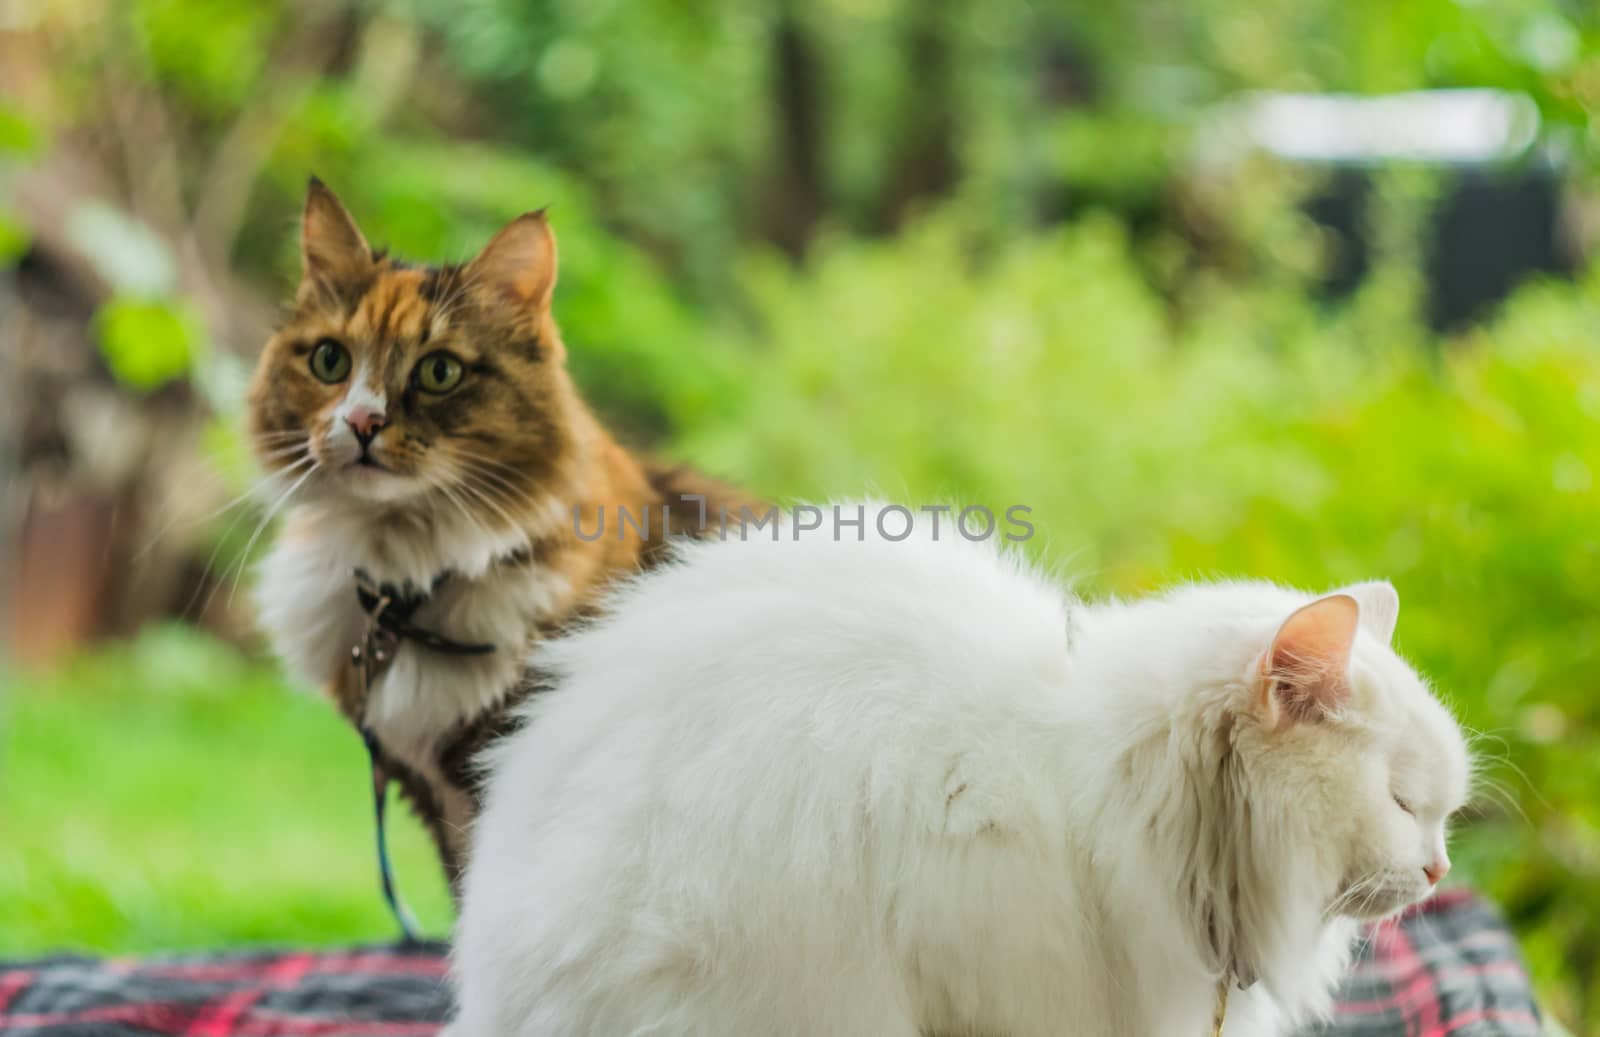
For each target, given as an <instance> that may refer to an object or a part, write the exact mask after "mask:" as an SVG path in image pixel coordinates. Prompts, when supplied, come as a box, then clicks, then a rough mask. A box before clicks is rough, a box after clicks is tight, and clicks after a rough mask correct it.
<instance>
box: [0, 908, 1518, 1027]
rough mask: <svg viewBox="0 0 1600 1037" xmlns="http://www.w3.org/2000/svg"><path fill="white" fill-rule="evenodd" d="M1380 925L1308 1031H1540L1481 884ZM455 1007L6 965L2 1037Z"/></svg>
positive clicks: (195, 966)
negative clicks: (1333, 1008) (1331, 1015)
mask: <svg viewBox="0 0 1600 1037" xmlns="http://www.w3.org/2000/svg"><path fill="white" fill-rule="evenodd" d="M1370 937H1371V938H1370V939H1369V940H1368V941H1366V943H1365V945H1364V947H1363V950H1362V953H1361V957H1360V959H1359V960H1358V962H1357V964H1356V967H1355V969H1354V971H1353V972H1352V974H1351V975H1350V977H1349V979H1348V980H1347V981H1346V982H1345V984H1344V986H1343V987H1342V989H1341V991H1340V997H1339V1007H1338V1013H1337V1017H1336V1018H1335V1019H1334V1020H1333V1022H1332V1023H1331V1024H1330V1025H1328V1026H1326V1027H1321V1028H1316V1029H1313V1030H1311V1031H1308V1034H1307V1037H1310V1035H1312V1034H1315V1035H1319V1037H1379V1035H1382V1037H1490V1035H1495V1037H1537V1035H1538V1033H1539V1026H1540V1024H1539V1015H1538V1011H1537V1009H1536V1008H1535V1007H1534V1003H1533V995H1532V992H1531V990H1530V988H1529V984H1528V976H1527V973H1526V972H1525V971H1524V970H1523V967H1522V963H1521V960H1520V959H1519V957H1518V955H1517V949H1516V944H1515V942H1514V941H1513V940H1512V937H1511V934H1510V933H1509V932H1508V931H1507V930H1506V928H1505V926H1504V924H1503V923H1502V922H1501V920H1500V918H1499V916H1498V915H1497V914H1496V913H1495V912H1494V910H1493V909H1492V908H1490V907H1489V906H1488V905H1486V904H1485V903H1483V902H1482V901H1481V900H1478V899H1477V898H1475V897H1473V896H1472V895H1471V894H1469V893H1466V892H1461V891H1455V892H1449V893H1445V894H1443V895H1441V896H1438V897H1435V898H1434V899H1432V900H1430V901H1428V902H1427V903H1425V904H1422V905H1421V906H1419V907H1418V908H1416V909H1414V910H1412V911H1411V912H1409V913H1408V914H1406V916H1405V917H1403V918H1401V919H1398V920H1396V921H1393V922H1388V923H1385V924H1384V925H1381V926H1378V927H1377V928H1375V929H1374V930H1373V931H1372V933H1371V934H1370ZM449 1011H450V993H449V989H448V986H447V985H446V982H445V962H444V958H443V950H442V948H440V947H438V946H429V947H411V948H406V947H372V948H362V949H357V950H344V951H318V952H294V953H282V952H244V953H229V954H225V955H213V956H185V957H173V958H152V959H148V960H144V961H127V960H122V959H110V960H97V959H89V958H66V957H63V958H50V959H45V960H41V961H33V962H20V963H16V964H12V965H0V1037H134V1035H158V1037H431V1035H433V1034H435V1033H437V1032H438V1030H439V1027H440V1025H441V1023H442V1021H443V1020H444V1019H445V1018H446V1017H447V1016H448V1015H449Z"/></svg>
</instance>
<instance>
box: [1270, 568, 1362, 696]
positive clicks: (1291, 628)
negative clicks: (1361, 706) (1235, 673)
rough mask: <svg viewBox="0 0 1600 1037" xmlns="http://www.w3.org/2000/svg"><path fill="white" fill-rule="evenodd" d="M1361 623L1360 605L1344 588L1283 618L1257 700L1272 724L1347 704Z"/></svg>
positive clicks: (1274, 638)
mask: <svg viewBox="0 0 1600 1037" xmlns="http://www.w3.org/2000/svg"><path fill="white" fill-rule="evenodd" d="M1360 622H1361V606H1360V604H1359V603H1358V602H1357V601H1356V599H1355V598H1353V597H1351V596H1350V595H1349V594H1346V593H1343V592H1340V593H1337V594H1329V595H1328V596H1326V597H1323V598H1318V599H1317V600H1316V601H1313V602H1312V603H1311V604H1309V605H1306V606H1304V607H1302V608H1299V609H1296V610H1295V612H1294V614H1293V615H1291V616H1290V617H1289V618H1288V619H1286V620H1284V621H1283V625H1282V626H1281V627H1279V628H1278V632H1277V634H1276V635H1275V636H1274V637H1273V639H1272V647H1270V648H1268V649H1267V651H1266V652H1265V654H1263V655H1262V657H1261V663H1260V674H1259V685H1258V687H1259V691H1258V699H1257V704H1258V706H1259V708H1260V709H1261V711H1262V715H1263V717H1264V718H1266V719H1267V721H1268V726H1269V727H1276V728H1281V727H1287V726H1288V725H1290V724H1297V723H1310V722H1315V721H1317V720H1320V719H1321V718H1323V717H1324V716H1326V715H1328V714H1329V713H1332V712H1334V711H1335V710H1337V709H1338V707H1339V706H1340V705H1342V704H1343V703H1344V701H1345V699H1347V698H1348V697H1349V695H1350V650H1351V648H1352V647H1353V646H1354V645H1355V640H1356V631H1357V630H1358V629H1359V627H1360Z"/></svg>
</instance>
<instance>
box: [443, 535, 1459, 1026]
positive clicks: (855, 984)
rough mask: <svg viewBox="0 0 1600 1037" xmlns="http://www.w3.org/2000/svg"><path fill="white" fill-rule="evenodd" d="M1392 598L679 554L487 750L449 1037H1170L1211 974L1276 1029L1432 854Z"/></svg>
mask: <svg viewBox="0 0 1600 1037" xmlns="http://www.w3.org/2000/svg"><path fill="white" fill-rule="evenodd" d="M872 528H873V523H872V522H870V521H869V522H868V523H866V529H867V530H868V531H869V536H870V535H871V534H870V531H871V530H872ZM1398 605H1399V602H1398V598H1397V597H1396V594H1395V591H1394V589H1393V588H1392V587H1391V586H1390V585H1389V584H1387V583H1366V584H1360V585H1358V586H1354V587H1349V588H1346V589H1344V590H1342V591H1338V592H1336V593H1333V594H1329V595H1326V596H1323V597H1313V596H1311V595H1307V594H1302V593H1300V592H1297V591H1292V590H1286V589H1283V588H1281V587H1276V586H1272V585H1268V584H1260V583H1229V584H1219V585H1214V586H1194V587H1188V588H1184V589H1181V590H1178V591H1175V592H1173V593H1170V594H1167V595H1165V596H1162V597H1158V598H1154V599H1151V600H1147V601H1140V602H1135V603H1121V602H1107V603H1103V604H1087V603H1082V602H1079V601H1077V600H1074V599H1073V598H1071V597H1069V596H1067V595H1065V594H1063V593H1062V592H1061V591H1060V590H1058V589H1057V588H1056V587H1054V586H1052V585H1051V584H1050V583H1049V582H1047V581H1045V580H1043V579H1041V578H1040V577H1038V576H1037V575H1035V574H1033V573H1032V572H1030V571H1029V570H1028V569H1027V568H1025V567H1023V566H1022V565H1020V564H1018V563H1017V562H1015V561H1013V560H1010V559H1008V558H1006V557H1003V556H1001V555H1000V554H998V553H997V552H995V551H994V550H993V549H992V548H990V547H988V546H984V545H977V544H972V543H968V542H965V541H963V540H961V539H959V538H954V539H952V538H951V537H950V535H949V531H948V530H946V536H945V538H944V539H943V540H941V541H939V542H935V541H934V540H933V539H932V538H931V537H929V536H928V535H926V532H925V531H923V532H919V533H917V534H915V535H913V536H912V538H911V539H907V540H905V541H903V542H887V541H884V540H882V539H878V538H871V539H868V540H867V541H866V542H864V543H857V542H854V541H853V540H846V541H843V542H837V541H834V540H832V539H830V538H827V537H824V536H821V535H816V536H811V537H802V538H801V539H800V540H799V541H794V540H791V539H789V538H788V536H787V533H786V535H785V537H784V538H783V539H782V540H780V541H779V542H776V543H774V542H772V541H770V540H765V539H756V540H752V541H751V542H747V543H740V542H730V543H726V544H711V545H702V546H692V547H688V548H686V549H685V551H684V553H683V557H682V560H681V561H680V562H679V563H678V564H676V565H673V566H669V567H667V568H666V569H664V570H662V571H661V572H659V573H658V574H656V575H653V576H650V577H646V578H644V579H642V580H640V581H638V582H636V583H635V584H633V585H632V586H631V587H630V588H627V589H625V590H624V591H622V592H621V594H620V595H619V597H618V599H617V600H616V601H615V603H614V607H613V608H612V609H611V610H610V612H609V615H608V617H607V618H605V619H603V620H601V621H600V622H598V623H597V624H596V625H594V626H593V627H591V628H590V629H588V630H587V631H585V632H582V633H580V634H578V635H576V636H573V637H570V638H569V639H567V640H566V641H564V642H560V643H557V644H555V645H552V646H547V647H545V648H544V649H543V652H544V654H543V655H542V657H541V660H540V662H541V664H542V665H545V666H554V667H555V668H556V669H557V671H559V673H560V674H561V675H562V676H561V678H560V680H559V684H558V687H557V688H556V690H554V691H552V692H550V693H549V694H548V695H545V696H543V697H541V698H538V699H536V700H535V702H534V703H533V704H532V706H531V707H530V708H529V709H528V716H529V719H530V720H531V722H530V723H529V724H528V725H527V726H526V727H525V728H524V729H523V730H522V731H521V732H520V733H518V734H516V735H514V736H513V737H511V738H509V739H507V740H505V741H504V742H502V743H501V744H500V745H498V746H497V747H496V748H495V749H493V750H492V753H491V760H490V761H489V762H490V765H491V777H490V787H489V796H488V803H487V807H486V810H485V812H484V814H483V815H482V817H481V819H480V820H479V822H478V824H477V827H476V828H475V831H474V834H473V838H474V843H473V852H472V854H471V864H470V866H469V869H468V873H467V878H466V885H465V901H464V906H463V913H462V915H461V919H460V923H459V928H458V932H457V939H456V948H455V968H456V973H457V978H458V982H459V995H460V996H459V1003H460V1012H459V1018H458V1020H457V1022H456V1024H455V1025H454V1027H453V1028H452V1034H453V1037H510V1035H517V1037H533V1035H551V1037H554V1035H561V1037H577V1035H588V1034H592V1035H606V1037H611V1035H633V1034H640V1035H642V1034H652V1035H680V1034H682V1035H687V1034H695V1035H708V1037H724V1035H726V1037H735V1035H738V1037H755V1035H765V1034H773V1035H777V1034H785V1035H787V1034H794V1035H861V1037H915V1035H917V1034H951V1035H954V1034H985V1035H989V1034H993V1035H1009V1037H1032V1035H1057V1034H1070V1035H1086V1037H1151V1035H1161V1037H1168V1035H1170V1037H1204V1035H1209V1034H1210V1033H1211V1021H1212V1013H1213V1007H1214V1005H1215V1003H1216V998H1217V991H1218V984H1219V979H1220V978H1222V977H1227V978H1228V979H1229V980H1230V981H1231V982H1230V984H1229V985H1230V988H1231V991H1232V993H1231V997H1230V998H1229V1000H1228V1004H1227V1024H1226V1031H1225V1032H1226V1033H1227V1034H1228V1035H1230V1037H1246V1035H1249V1037H1259V1035H1267V1034H1278V1033H1282V1032H1284V1031H1285V1030H1286V1029H1287V1028H1288V1027H1289V1026H1290V1025H1292V1024H1293V1023H1294V1022H1295V1021H1296V1020H1300V1019H1304V1018H1306V1017H1309V1016H1312V1015H1314V1014H1317V1013H1319V1012H1323V1011H1326V1010H1327V1008H1328V1007H1329V1001H1330V991H1331V987H1332V985H1333V983H1334V981H1335V979H1336V978H1337V977H1338V976H1339V974H1340V972H1341V970H1342V969H1343V968H1344V966H1345V964H1346V962H1347V958H1348V954H1349V946H1350V943H1351V939H1352V937H1353V936H1354V934H1355V931H1356V928H1357V922H1356V920H1357V919H1370V918H1375V917H1378V916H1382V915H1385V914H1388V913H1390V912H1393V911H1395V910H1397V909H1399V908H1401V907H1403V906H1404V905H1406V904H1409V903H1411V902H1413V901H1415V900H1417V899H1419V898H1421V897H1423V896H1425V895H1426V894H1427V893H1428V892H1429V890H1430V889H1431V888H1432V887H1433V885H1434V884H1435V883H1436V882H1437V880H1438V879H1439V878H1441V877H1442V876H1443V875H1444V873H1445V871H1446V870H1447V869H1448V868H1449V861H1448V857H1447V856H1446V853H1445V826H1446V821H1447V819H1448V817H1449V815H1450V814H1451V813H1452V812H1454V811H1455V810H1456V809H1457V808H1458V807H1459V806H1460V805H1461V804H1462V800H1463V798H1464V797H1465V795H1466V791H1467V784H1468V770H1469V767H1468V754H1467V750H1466V748H1465V746H1464V744H1463V740H1462V737H1461V734H1460V732H1459V730H1458V728H1457V726H1456V724H1455V722H1454V721H1453V720H1452V719H1451V717H1450V715H1449V714H1448V713H1447V712H1446V711H1445V709H1444V708H1443V707H1442V706H1441V705H1440V704H1439V702H1438V701H1436V700H1435V699H1434V698H1433V696H1432V695H1431V694H1430V693H1429V691H1428V689H1427V687H1426V686H1425V685H1424V683H1423V682H1422V680H1421V679H1419V678H1418V676H1417V675H1416V674H1415V673H1414V672H1413V671H1412V670H1411V669H1410V668H1409V667H1408V666H1407V665H1406V664H1405V663H1404V662H1402V661H1401V660H1400V658H1399V657H1398V656H1396V655H1395V653H1394V652H1393V651H1392V650H1391V649H1390V647H1389V640H1390V636H1391V634H1392V633H1393V630H1394V625H1395V619H1396V614H1397V611H1398Z"/></svg>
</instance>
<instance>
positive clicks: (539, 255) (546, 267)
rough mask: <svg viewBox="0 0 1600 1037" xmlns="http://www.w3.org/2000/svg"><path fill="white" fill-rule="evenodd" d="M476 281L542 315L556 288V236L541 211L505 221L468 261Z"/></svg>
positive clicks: (517, 304) (518, 304)
mask: <svg viewBox="0 0 1600 1037" xmlns="http://www.w3.org/2000/svg"><path fill="white" fill-rule="evenodd" d="M470 269H471V275H472V277H473V278H474V279H475V280H476V281H477V283H478V284H480V285H481V286H483V288H484V289H485V290H486V291H488V292H489V293H491V294H493V295H494V296H496V297H498V298H499V299H501V300H502V301H504V302H509V303H510V304H512V305H513V306H514V307H516V308H517V309H520V310H526V311H529V312H532V313H536V314H543V313H545V312H547V311H548V310H549V308H550V296H551V294H552V293H554V292H555V288H556V236H555V232H554V231H552V230H551V229H550V222H549V221H548V220H546V219H545V215H544V210H543V209H540V210H539V211H538V212H528V213H523V214H522V215H521V216H518V217H517V218H516V219H514V220H512V221H511V222H510V223H508V224H506V225H505V227H503V228H502V229H501V230H500V233H498V234H496V235H495V236H494V237H493V238H492V239H491V240H490V241H489V244H487V245H485V246H484V247H483V251H482V252H480V253H478V257H477V258H476V259H474V260H473V261H472V263H471V267H470Z"/></svg>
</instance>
